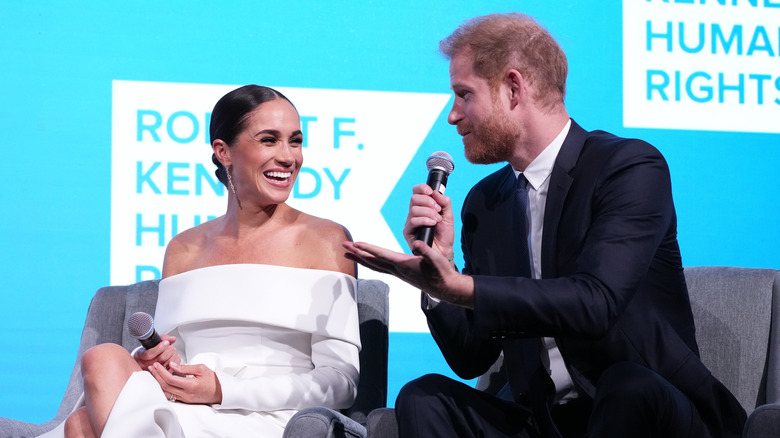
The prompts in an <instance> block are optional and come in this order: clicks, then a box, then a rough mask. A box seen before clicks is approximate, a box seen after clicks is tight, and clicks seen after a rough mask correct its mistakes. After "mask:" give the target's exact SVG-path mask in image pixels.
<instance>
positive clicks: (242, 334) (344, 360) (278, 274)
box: [103, 264, 360, 438]
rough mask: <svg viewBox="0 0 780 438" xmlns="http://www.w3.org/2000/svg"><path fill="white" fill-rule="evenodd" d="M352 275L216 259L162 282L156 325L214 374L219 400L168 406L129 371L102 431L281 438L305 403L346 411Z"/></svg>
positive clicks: (353, 316) (354, 330)
mask: <svg viewBox="0 0 780 438" xmlns="http://www.w3.org/2000/svg"><path fill="white" fill-rule="evenodd" d="M356 288H357V282H356V280H355V278H353V277H351V276H348V275H345V274H342V273H338V272H332V271H322V270H312V269H298V268H288V267H280V266H270V265H250V264H238V265H221V266H212V267H208V268H202V269H196V270H193V271H188V272H185V273H182V274H179V275H175V276H172V277H168V278H166V279H164V280H162V281H161V282H160V287H159V297H158V300H157V309H156V311H155V328H156V330H157V331H158V332H159V333H167V334H171V335H175V336H176V337H177V341H176V343H175V344H174V346H175V347H176V349H177V350H178V352H179V355H180V356H181V358H182V361H183V362H184V363H186V364H204V365H206V366H207V367H209V368H210V369H212V370H214V371H215V372H216V374H217V377H218V378H219V382H220V384H221V386H222V403H221V404H219V405H192V404H186V403H180V402H175V403H172V402H169V401H168V400H167V399H166V397H165V394H163V391H162V390H161V389H160V385H159V384H158V383H157V381H156V380H155V379H154V378H153V377H152V375H151V374H150V373H149V372H146V371H141V372H136V373H134V374H133V375H132V376H131V377H130V379H129V380H128V381H127V383H126V384H125V386H124V388H123V389H122V392H121V393H120V395H119V398H118V399H117V402H116V404H115V405H114V408H113V409H112V411H111V414H110V416H109V418H108V422H107V424H106V427H105V430H104V432H103V437H129V436H134V437H186V438H194V437H247V436H254V437H281V436H282V433H283V431H284V426H285V424H287V421H288V420H289V419H290V417H292V415H293V414H295V412H297V411H298V410H300V409H302V408H305V407H310V406H327V407H331V408H346V407H349V406H350V405H351V404H352V402H353V400H354V397H355V394H356V392H357V381H358V373H359V362H358V352H359V350H360V334H359V327H358V314H357V304H356V300H355V292H356Z"/></svg>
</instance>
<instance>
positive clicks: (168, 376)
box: [149, 362, 222, 405]
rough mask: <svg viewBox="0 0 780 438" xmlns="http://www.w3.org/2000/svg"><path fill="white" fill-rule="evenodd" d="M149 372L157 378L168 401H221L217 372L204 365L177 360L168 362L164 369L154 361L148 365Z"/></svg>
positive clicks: (195, 402)
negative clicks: (180, 362)
mask: <svg viewBox="0 0 780 438" xmlns="http://www.w3.org/2000/svg"><path fill="white" fill-rule="evenodd" d="M149 372H150V373H152V376H154V378H155V379H157V382H158V383H159V384H160V388H162V390H163V393H165V396H166V397H168V400H170V401H180V402H184V403H191V404H207V405H213V404H219V403H222V386H221V385H220V384H219V379H218V378H217V374H216V373H215V372H214V371H212V370H211V369H210V368H209V367H207V366H206V365H200V364H199V365H179V364H178V363H177V362H170V363H169V364H168V369H166V368H165V367H163V366H162V365H160V363H158V362H155V363H154V364H152V365H151V366H149ZM173 373H176V374H180V375H181V376H185V377H181V376H177V375H174V374H173Z"/></svg>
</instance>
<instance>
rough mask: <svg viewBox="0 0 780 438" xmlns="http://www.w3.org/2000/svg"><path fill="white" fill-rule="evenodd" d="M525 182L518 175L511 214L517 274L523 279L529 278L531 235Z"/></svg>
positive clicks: (529, 211) (521, 175)
mask: <svg viewBox="0 0 780 438" xmlns="http://www.w3.org/2000/svg"><path fill="white" fill-rule="evenodd" d="M527 182H528V181H527V180H526V179H525V176H524V175H523V174H522V173H520V174H518V176H517V185H516V186H515V208H514V212H513V214H514V227H515V235H516V239H515V243H516V245H517V263H518V265H519V273H520V275H522V276H524V277H529V278H531V277H532V275H531V272H532V271H531V257H530V253H531V252H530V251H529V247H528V241H529V236H530V234H531V233H530V232H531V219H530V217H531V210H530V208H529V206H528V190H526V185H527Z"/></svg>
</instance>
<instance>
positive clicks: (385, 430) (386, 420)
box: [366, 408, 398, 438]
mask: <svg viewBox="0 0 780 438" xmlns="http://www.w3.org/2000/svg"><path fill="white" fill-rule="evenodd" d="M366 430H367V432H368V436H369V437H371V438H398V423H396V421H395V409H392V408H380V409H374V410H373V411H371V413H370V414H368V420H367V422H366Z"/></svg>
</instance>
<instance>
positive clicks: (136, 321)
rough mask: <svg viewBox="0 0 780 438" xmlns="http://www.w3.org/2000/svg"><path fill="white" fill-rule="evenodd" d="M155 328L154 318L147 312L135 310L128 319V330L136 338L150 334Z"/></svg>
mask: <svg viewBox="0 0 780 438" xmlns="http://www.w3.org/2000/svg"><path fill="white" fill-rule="evenodd" d="M152 330H154V319H153V318H152V315H150V314H148V313H146V312H135V313H133V314H132V315H130V318H128V320H127V332H128V333H130V336H132V337H134V338H136V339H142V338H144V336H148V335H149V333H151V332H152Z"/></svg>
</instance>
